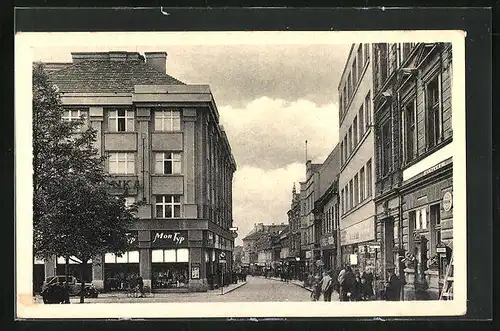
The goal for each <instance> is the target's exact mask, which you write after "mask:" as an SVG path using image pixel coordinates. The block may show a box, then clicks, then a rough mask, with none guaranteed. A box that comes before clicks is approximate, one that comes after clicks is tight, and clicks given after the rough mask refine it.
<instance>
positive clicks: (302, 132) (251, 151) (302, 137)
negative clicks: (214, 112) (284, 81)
mask: <svg viewBox="0 0 500 331" xmlns="http://www.w3.org/2000/svg"><path fill="white" fill-rule="evenodd" d="M219 112H220V118H221V123H222V124H223V125H224V127H225V128H226V131H227V134H228V138H229V141H230V144H231V147H232V149H233V153H234V154H235V158H236V161H237V163H238V165H240V166H253V167H258V168H263V169H277V168H282V167H285V166H287V165H288V164H292V163H294V162H299V163H303V162H305V141H306V140H307V141H308V147H307V148H308V159H311V160H313V161H317V160H324V158H325V157H326V156H327V155H328V154H329V153H330V151H331V150H332V149H333V148H334V147H335V144H336V143H337V141H338V105H337V104H336V103H330V104H326V105H322V106H318V105H316V104H315V103H314V102H311V101H308V100H303V99H299V100H297V101H294V102H287V101H285V100H283V99H271V98H269V97H261V98H259V99H256V100H253V101H251V102H250V103H248V104H247V105H246V106H245V107H244V108H236V107H232V106H222V107H219Z"/></svg>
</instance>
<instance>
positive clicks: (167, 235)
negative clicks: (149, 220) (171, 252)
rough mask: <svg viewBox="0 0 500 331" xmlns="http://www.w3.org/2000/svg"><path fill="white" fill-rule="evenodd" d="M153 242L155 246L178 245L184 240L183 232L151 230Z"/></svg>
mask: <svg viewBox="0 0 500 331" xmlns="http://www.w3.org/2000/svg"><path fill="white" fill-rule="evenodd" d="M152 237H153V241H152V243H153V244H156V246H161V245H170V246H172V245H173V246H179V245H182V244H183V243H184V241H186V237H187V236H186V234H185V232H180V231H155V232H153V235H152Z"/></svg>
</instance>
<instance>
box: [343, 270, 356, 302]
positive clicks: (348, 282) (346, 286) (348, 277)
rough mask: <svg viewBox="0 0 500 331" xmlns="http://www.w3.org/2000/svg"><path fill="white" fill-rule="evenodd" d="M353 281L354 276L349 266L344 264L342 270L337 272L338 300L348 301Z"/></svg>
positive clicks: (354, 279)
mask: <svg viewBox="0 0 500 331" xmlns="http://www.w3.org/2000/svg"><path fill="white" fill-rule="evenodd" d="M355 281H356V277H355V276H354V273H353V272H352V268H351V266H349V265H348V266H346V267H345V269H344V270H343V272H342V271H341V272H340V274H339V284H340V295H339V296H340V301H350V297H351V295H352V293H353V287H354V283H355Z"/></svg>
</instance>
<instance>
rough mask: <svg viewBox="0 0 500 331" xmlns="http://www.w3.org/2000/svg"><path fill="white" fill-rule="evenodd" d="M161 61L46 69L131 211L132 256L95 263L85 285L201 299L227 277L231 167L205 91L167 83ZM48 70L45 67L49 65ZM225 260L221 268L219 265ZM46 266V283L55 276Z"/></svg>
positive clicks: (119, 59)
mask: <svg viewBox="0 0 500 331" xmlns="http://www.w3.org/2000/svg"><path fill="white" fill-rule="evenodd" d="M166 57H167V54H166V53H164V52H155V53H145V56H143V55H141V54H139V53H135V52H105V53H72V60H73V61H72V63H68V64H65V65H60V64H58V65H57V66H55V67H51V68H50V69H51V70H50V71H49V72H50V79H51V81H52V82H53V83H54V84H55V85H56V86H57V87H58V89H59V92H60V93H61V100H62V103H63V105H64V107H66V109H67V110H66V116H65V118H66V119H68V120H71V119H73V118H80V116H81V115H84V116H85V118H86V119H87V123H88V125H90V126H91V127H92V128H94V129H95V130H96V131H97V141H96V147H97V149H98V150H99V152H100V153H101V155H105V156H106V157H107V161H106V165H105V168H106V171H107V172H108V174H109V177H108V184H109V189H110V191H111V192H112V193H114V194H125V195H126V196H127V198H126V203H127V204H132V203H134V202H137V203H139V210H138V217H139V220H138V221H137V222H136V223H135V224H134V225H133V226H132V228H131V229H130V232H131V234H132V238H134V242H135V248H134V249H132V250H131V251H129V252H127V253H126V254H124V255H123V256H115V255H114V254H112V253H109V254H105V255H104V256H96V257H95V258H94V259H93V264H92V266H91V272H89V273H90V274H91V279H92V282H93V283H94V285H95V286H96V287H97V288H99V289H102V288H103V286H104V283H105V281H106V279H108V278H121V279H127V278H130V277H131V276H138V275H140V276H141V277H142V278H143V279H144V284H145V285H147V286H151V287H152V288H153V290H160V289H166V288H171V287H184V288H187V289H189V290H191V291H204V290H206V289H207V276H209V275H210V274H216V273H217V272H218V269H220V268H226V269H228V270H229V269H230V268H231V261H232V257H231V251H232V249H233V243H234V236H233V233H232V232H231V231H230V228H231V227H232V222H233V218H232V179H233V173H234V172H235V170H236V163H235V161H234V158H233V155H232V153H231V148H230V145H229V142H228V139H227V137H226V134H225V132H224V128H223V127H222V126H221V125H219V113H218V111H217V106H216V103H215V101H214V98H213V95H212V93H211V91H210V88H209V86H208V85H187V84H184V83H182V82H181V81H179V80H177V79H175V78H173V77H171V76H169V75H168V74H167V73H166ZM48 66H49V67H50V64H48ZM221 252H225V255H226V260H227V263H226V264H222V263H218V261H219V256H220V253H221ZM58 262H64V261H59V259H54V260H52V261H46V268H45V270H46V276H50V275H51V274H53V273H54V272H55V270H58V269H57V266H60V265H61V264H59V263H58Z"/></svg>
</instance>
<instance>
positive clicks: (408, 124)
mask: <svg viewBox="0 0 500 331" xmlns="http://www.w3.org/2000/svg"><path fill="white" fill-rule="evenodd" d="M416 102H417V101H416V100H412V101H410V102H408V103H407V104H406V105H404V107H403V129H404V152H405V161H406V162H410V161H412V160H413V158H414V157H415V141H416V139H417V137H416V134H417V130H416V127H415V118H416Z"/></svg>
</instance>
